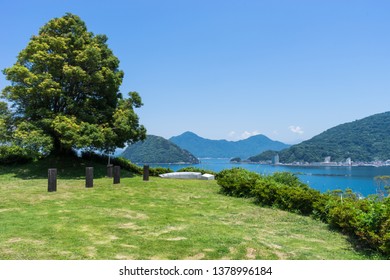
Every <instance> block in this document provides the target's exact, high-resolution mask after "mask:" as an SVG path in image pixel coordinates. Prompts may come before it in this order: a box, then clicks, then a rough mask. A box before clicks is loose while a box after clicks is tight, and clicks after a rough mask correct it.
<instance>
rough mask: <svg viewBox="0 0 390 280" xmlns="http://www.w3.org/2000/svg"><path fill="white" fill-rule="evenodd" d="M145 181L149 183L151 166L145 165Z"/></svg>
mask: <svg viewBox="0 0 390 280" xmlns="http://www.w3.org/2000/svg"><path fill="white" fill-rule="evenodd" d="M144 181H149V165H144Z"/></svg>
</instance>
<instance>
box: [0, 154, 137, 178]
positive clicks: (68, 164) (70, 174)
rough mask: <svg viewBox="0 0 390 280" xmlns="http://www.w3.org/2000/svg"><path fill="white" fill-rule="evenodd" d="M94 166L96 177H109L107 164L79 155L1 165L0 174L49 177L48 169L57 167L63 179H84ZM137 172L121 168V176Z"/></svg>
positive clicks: (21, 176) (124, 176) (132, 175)
mask: <svg viewBox="0 0 390 280" xmlns="http://www.w3.org/2000/svg"><path fill="white" fill-rule="evenodd" d="M86 167H93V168H94V170H93V175H94V178H95V179H99V178H104V177H107V166H106V165H104V164H101V163H96V162H92V161H87V160H83V159H81V158H78V157H74V156H72V157H66V156H64V157H58V156H56V157H48V158H45V159H42V160H39V161H35V162H30V163H25V164H16V163H15V164H7V165H0V176H1V175H5V174H12V176H13V177H16V178H19V179H22V180H31V179H47V178H48V169H50V168H56V169H57V177H58V178H61V179H69V180H70V179H74V180H77V179H83V178H85V168H86ZM134 176H135V174H133V173H131V172H130V171H127V170H124V169H121V178H129V177H134Z"/></svg>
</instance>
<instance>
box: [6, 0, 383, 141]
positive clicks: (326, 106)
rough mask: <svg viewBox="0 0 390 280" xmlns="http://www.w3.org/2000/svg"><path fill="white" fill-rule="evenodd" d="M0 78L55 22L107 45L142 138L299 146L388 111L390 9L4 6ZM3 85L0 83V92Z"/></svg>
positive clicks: (274, 0) (213, 3)
mask: <svg viewBox="0 0 390 280" xmlns="http://www.w3.org/2000/svg"><path fill="white" fill-rule="evenodd" d="M0 7H1V9H0V24H1V29H0V32H1V33H0V35H1V38H2V43H1V44H0V69H4V68H6V67H10V66H12V65H13V63H14V62H15V61H16V56H17V54H18V53H19V52H20V51H21V50H22V49H23V48H24V47H25V46H26V45H27V43H28V41H29V39H30V37H31V36H32V35H34V34H37V33H38V31H39V28H40V27H41V26H43V25H44V24H45V23H46V22H48V21H49V20H50V19H51V18H54V17H61V16H63V15H64V14H65V13H66V12H71V13H74V14H76V15H78V16H80V17H81V18H82V20H84V21H85V22H86V24H87V27H88V29H89V31H92V32H94V33H95V34H106V35H107V36H108V38H109V40H108V44H109V47H110V48H111V49H112V50H113V52H114V54H115V55H116V56H117V57H118V58H119V60H120V61H121V64H120V68H121V69H122V70H123V71H124V72H125V78H124V81H123V84H122V87H121V91H122V92H123V93H127V92H129V91H137V92H139V93H140V95H141V97H142V99H143V102H144V106H143V107H142V108H140V109H137V113H138V115H139V116H140V120H141V123H142V124H144V125H145V126H146V128H147V129H148V133H150V134H154V135H159V136H163V137H165V138H169V137H171V136H175V135H179V134H181V133H183V132H185V131H188V130H189V131H193V132H195V133H197V134H199V135H200V136H203V137H206V138H210V139H228V140H238V139H242V138H245V137H248V136H250V135H254V134H258V133H262V134H264V135H266V136H268V137H270V138H272V139H274V140H280V141H283V142H287V143H296V142H298V141H300V140H305V139H309V138H311V137H313V136H315V135H317V134H319V133H321V132H323V131H325V130H326V129H328V128H331V127H333V126H335V125H338V124H341V123H345V122H350V121H354V120H356V119H361V118H364V117H366V116H369V115H372V114H376V113H381V112H385V111H389V110H390V108H389V105H390V36H389V30H390V17H389V11H390V1H375V0H367V1H359V0H351V1H345V0H334V1H332V0H317V1H315V0H311V1H309V0H306V1H304V0H294V1H293V0H290V1H287V0H285V1H282V0H279V1H278V0H269V1H265V0H246V1H245V0H244V1H243V0H241V1H239V0H224V1H219V0H187V1H185V0H181V1H179V0H164V1H152V0H128V1H117V0H111V1H96V0H95V1H89V0H87V1H85V0H84V1H76V0H67V1H60V0H51V1H43V0H36V1H17V0H14V1H5V0H0ZM6 84H7V81H6V80H5V78H4V76H3V75H1V77H0V88H4V86H5V85H6Z"/></svg>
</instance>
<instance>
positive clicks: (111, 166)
mask: <svg viewBox="0 0 390 280" xmlns="http://www.w3.org/2000/svg"><path fill="white" fill-rule="evenodd" d="M113 168H114V165H112V164H108V165H107V177H108V178H112V173H113Z"/></svg>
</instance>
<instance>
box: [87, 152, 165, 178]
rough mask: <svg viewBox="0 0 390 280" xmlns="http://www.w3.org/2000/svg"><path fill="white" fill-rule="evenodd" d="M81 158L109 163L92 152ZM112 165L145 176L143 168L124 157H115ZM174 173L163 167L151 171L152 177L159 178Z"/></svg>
mask: <svg viewBox="0 0 390 280" xmlns="http://www.w3.org/2000/svg"><path fill="white" fill-rule="evenodd" d="M81 157H82V158H83V159H85V160H90V161H93V162H98V163H102V164H107V163H108V156H106V155H99V154H96V153H92V152H83V153H82V154H81ZM110 163H111V164H113V165H117V166H120V167H121V168H122V169H124V170H128V171H130V172H132V173H134V174H138V175H142V174H143V168H142V167H140V166H138V165H136V164H134V163H132V162H131V161H129V160H128V159H125V158H123V157H114V158H111V159H110ZM169 172H173V171H172V170H171V169H169V168H163V167H155V168H150V169H149V174H150V176H158V175H160V174H164V173H169Z"/></svg>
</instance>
